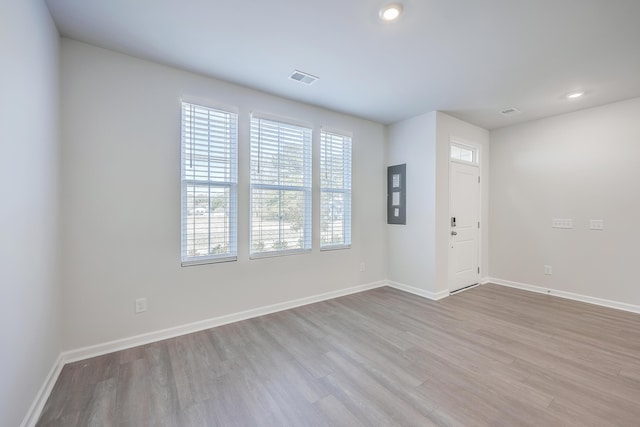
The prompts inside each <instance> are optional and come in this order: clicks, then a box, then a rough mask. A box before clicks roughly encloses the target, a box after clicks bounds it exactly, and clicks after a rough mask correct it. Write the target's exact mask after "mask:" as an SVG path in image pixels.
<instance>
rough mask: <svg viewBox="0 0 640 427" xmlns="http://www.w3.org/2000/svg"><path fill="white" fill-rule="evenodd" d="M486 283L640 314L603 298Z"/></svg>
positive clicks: (494, 280)
mask: <svg viewBox="0 0 640 427" xmlns="http://www.w3.org/2000/svg"><path fill="white" fill-rule="evenodd" d="M486 283H494V284H496V285H500V286H507V287H509V288H516V289H522V290H525V291H530V292H536V293H539V294H545V295H553V296H556V297H560V298H565V299H570V300H574V301H580V302H586V303H589V304H595V305H600V306H602V307H609V308H615V309H618V310H624V311H630V312H632V313H640V305H633V304H627V303H624V302H618V301H612V300H608V299H603V298H596V297H590V296H588V295H581V294H574V293H572V292H565V291H558V290H556V289H551V288H543V287H541V286H535V285H529V284H526V283H520V282H512V281H510V280H503V279H497V278H495V277H487V279H486V282H483V284H486Z"/></svg>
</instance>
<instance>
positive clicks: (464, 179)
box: [449, 161, 480, 292]
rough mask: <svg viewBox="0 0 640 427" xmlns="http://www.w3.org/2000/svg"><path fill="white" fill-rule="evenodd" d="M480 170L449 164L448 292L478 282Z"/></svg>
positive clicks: (464, 165) (454, 163) (474, 166)
mask: <svg viewBox="0 0 640 427" xmlns="http://www.w3.org/2000/svg"><path fill="white" fill-rule="evenodd" d="M479 173H480V171H479V167H478V166H477V165H474V164H465V163H458V162H454V161H451V162H450V165H449V214H450V222H449V228H450V230H449V243H450V244H449V246H450V249H449V291H450V292H453V291H456V290H458V289H462V288H465V287H467V286H471V285H474V284H476V283H478V282H479V281H480V222H479V221H480V179H479V176H480V174H479Z"/></svg>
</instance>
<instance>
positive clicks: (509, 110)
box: [500, 107, 522, 116]
mask: <svg viewBox="0 0 640 427" xmlns="http://www.w3.org/2000/svg"><path fill="white" fill-rule="evenodd" d="M520 113H522V111H520V110H518V109H517V108H515V107H509V108H505V109H504V110H502V111H500V114H502V115H503V116H515V115H516V114H520Z"/></svg>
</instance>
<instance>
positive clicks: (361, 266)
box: [360, 262, 367, 271]
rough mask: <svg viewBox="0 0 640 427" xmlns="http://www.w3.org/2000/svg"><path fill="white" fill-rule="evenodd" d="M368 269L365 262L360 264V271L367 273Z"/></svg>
mask: <svg viewBox="0 0 640 427" xmlns="http://www.w3.org/2000/svg"><path fill="white" fill-rule="evenodd" d="M366 269H367V268H366V265H365V264H364V262H361V263H360V271H365V270H366Z"/></svg>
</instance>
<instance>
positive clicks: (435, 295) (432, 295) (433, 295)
mask: <svg viewBox="0 0 640 427" xmlns="http://www.w3.org/2000/svg"><path fill="white" fill-rule="evenodd" d="M387 286H389V287H390V288H395V289H399V290H401V291H405V292H409V293H410V294H414V295H418V296H420V297H423V298H427V299H430V300H433V301H438V300H441V299H443V298H446V297H448V296H449V291H448V290H446V291H440V292H430V291H427V290H424V289H420V288H416V287H413V286H409V285H405V284H404V283H399V282H394V281H391V280H388V281H387Z"/></svg>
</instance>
